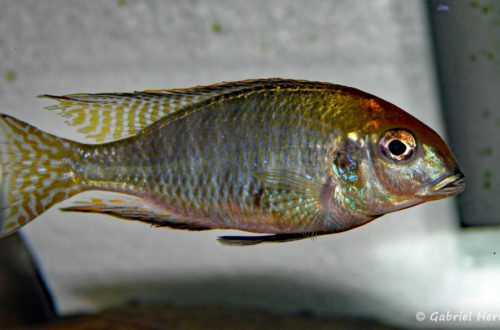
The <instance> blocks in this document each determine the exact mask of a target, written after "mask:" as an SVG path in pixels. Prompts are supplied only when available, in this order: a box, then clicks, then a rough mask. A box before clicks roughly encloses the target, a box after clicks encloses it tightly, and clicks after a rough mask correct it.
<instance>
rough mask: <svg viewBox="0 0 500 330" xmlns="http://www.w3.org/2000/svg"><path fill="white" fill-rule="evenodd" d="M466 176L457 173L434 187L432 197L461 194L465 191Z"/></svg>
mask: <svg viewBox="0 0 500 330" xmlns="http://www.w3.org/2000/svg"><path fill="white" fill-rule="evenodd" d="M464 181H465V175H464V174H463V173H462V172H460V171H456V172H455V173H454V174H452V175H450V176H447V177H445V178H444V179H442V180H441V181H439V182H438V183H437V184H436V185H434V186H433V187H432V195H436V196H450V195H456V194H458V193H461V192H462V191H463V190H464V189H465V182H464Z"/></svg>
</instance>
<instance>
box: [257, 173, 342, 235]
mask: <svg viewBox="0 0 500 330" xmlns="http://www.w3.org/2000/svg"><path fill="white" fill-rule="evenodd" d="M254 176H255V177H257V178H258V179H260V180H261V181H262V185H263V187H265V188H264V189H263V191H262V193H261V194H260V196H259V198H258V199H256V202H257V203H260V204H265V205H266V206H267V207H269V208H271V209H273V210H274V211H275V212H277V213H278V214H279V216H280V217H281V218H282V221H283V222H285V223H290V224H301V225H303V226H305V227H306V228H308V229H309V230H308V231H311V232H314V231H316V230H317V229H318V226H317V225H318V223H319V222H323V221H335V220H334V219H330V218H331V217H330V215H329V212H328V209H327V206H328V203H329V202H330V199H331V195H332V193H333V191H334V184H333V183H332V182H331V180H328V179H327V180H325V181H324V182H321V181H320V180H318V179H314V178H311V177H308V176H305V175H301V174H298V173H294V172H290V171H283V170H272V171H267V172H262V173H256V174H254Z"/></svg>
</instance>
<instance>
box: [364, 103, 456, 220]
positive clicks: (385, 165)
mask: <svg viewBox="0 0 500 330" xmlns="http://www.w3.org/2000/svg"><path fill="white" fill-rule="evenodd" d="M378 106H379V107H382V111H380V109H379V116H374V117H373V118H372V119H371V120H370V121H368V126H369V127H370V129H369V130H368V131H366V133H367V135H366V136H367V140H368V141H367V144H366V145H367V149H368V150H367V155H368V156H367V159H369V166H366V168H368V170H367V171H371V173H368V174H367V175H365V177H366V178H370V179H371V180H372V188H373V190H374V191H375V193H374V194H373V198H374V199H375V201H376V203H375V204H376V208H377V210H376V211H377V212H379V214H385V213H388V212H393V211H396V210H400V209H403V208H406V207H410V206H413V205H417V204H420V203H423V202H426V201H431V200H436V199H441V198H445V197H449V196H453V195H456V194H458V193H460V192H462V191H463V190H464V188H465V183H464V178H465V176H464V174H463V173H462V171H461V169H460V166H459V164H458V162H457V160H456V159H455V157H454V155H453V153H452V152H451V150H450V148H449V147H448V145H447V144H446V143H445V142H444V140H443V139H442V138H441V137H440V136H439V135H438V134H437V133H436V132H435V131H434V130H433V129H431V128H430V127H429V126H427V125H425V124H424V123H422V122H421V121H419V120H418V119H416V118H415V117H413V116H411V115H410V114H408V113H406V112H404V111H403V110H401V109H399V108H397V107H396V106H394V105H392V104H390V103H387V102H385V101H383V102H379V103H378ZM374 207H375V206H374Z"/></svg>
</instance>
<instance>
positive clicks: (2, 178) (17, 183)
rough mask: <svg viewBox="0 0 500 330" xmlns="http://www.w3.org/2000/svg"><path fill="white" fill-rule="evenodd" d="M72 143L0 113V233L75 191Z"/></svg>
mask: <svg viewBox="0 0 500 330" xmlns="http://www.w3.org/2000/svg"><path fill="white" fill-rule="evenodd" d="M73 143H75V142H71V141H68V140H65V139H61V138H58V137H56V136H53V135H50V134H47V133H44V132H42V131H40V130H39V129H37V128H35V127H33V126H30V125H28V124H26V123H24V122H21V121H19V120H17V119H15V118H13V117H11V116H8V115H4V114H0V237H3V236H6V235H9V234H11V233H14V232H16V231H17V230H18V229H19V228H21V227H22V226H24V225H25V224H27V223H28V222H30V221H31V220H33V219H34V218H35V217H36V216H38V215H39V214H41V213H42V212H43V211H45V210H46V209H48V208H49V207H50V206H51V205H53V204H54V203H57V202H59V201H62V200H64V199H66V198H68V197H70V196H72V195H74V194H75V193H77V192H78V191H77V189H78V186H77V179H76V177H75V174H74V172H73V169H72V167H71V163H72V161H71V154H70V150H71V144H73Z"/></svg>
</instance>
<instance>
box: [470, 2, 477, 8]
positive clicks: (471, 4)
mask: <svg viewBox="0 0 500 330" xmlns="http://www.w3.org/2000/svg"><path fill="white" fill-rule="evenodd" d="M470 6H471V7H472V8H477V7H479V2H477V1H471V3H470Z"/></svg>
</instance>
